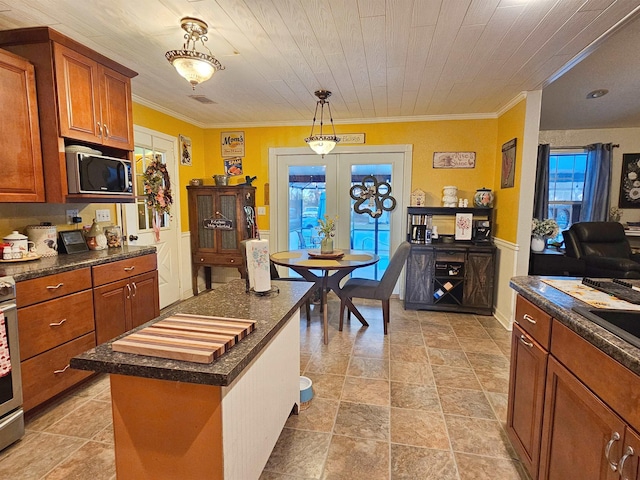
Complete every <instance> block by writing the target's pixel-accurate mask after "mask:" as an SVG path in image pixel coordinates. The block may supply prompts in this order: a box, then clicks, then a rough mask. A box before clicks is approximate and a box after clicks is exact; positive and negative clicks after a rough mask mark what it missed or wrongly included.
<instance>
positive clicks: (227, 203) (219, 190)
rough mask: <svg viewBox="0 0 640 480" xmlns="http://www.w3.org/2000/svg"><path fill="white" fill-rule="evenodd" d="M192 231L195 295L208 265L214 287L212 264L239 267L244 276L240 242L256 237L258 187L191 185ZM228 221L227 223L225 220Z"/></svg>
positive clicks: (208, 276) (208, 283)
mask: <svg viewBox="0 0 640 480" xmlns="http://www.w3.org/2000/svg"><path fill="white" fill-rule="evenodd" d="M187 191H188V197H189V231H190V234H191V264H192V272H191V275H192V277H191V279H192V288H193V294H194V295H198V271H199V270H200V267H202V266H204V267H205V282H206V287H207V288H208V289H209V288H211V267H233V268H237V269H238V271H239V272H240V274H241V275H242V276H244V275H245V274H246V272H245V271H244V267H243V255H242V253H241V251H240V242H241V241H242V240H247V239H249V238H253V237H254V235H255V232H256V231H257V229H256V215H255V204H256V203H255V194H256V189H255V187H249V186H235V187H215V186H208V185H207V186H197V187H196V186H188V187H187ZM225 222H226V223H225Z"/></svg>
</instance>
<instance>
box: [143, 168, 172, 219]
mask: <svg viewBox="0 0 640 480" xmlns="http://www.w3.org/2000/svg"><path fill="white" fill-rule="evenodd" d="M143 178H144V193H145V195H146V196H147V205H149V206H150V207H151V208H152V209H153V210H155V211H156V212H157V213H159V214H164V213H167V214H169V213H170V211H171V204H172V203H173V198H172V196H171V180H169V172H167V167H166V165H165V164H164V163H162V162H160V161H158V160H154V161H152V162H151V163H150V164H149V166H148V167H147V169H146V170H145V171H144V175H143Z"/></svg>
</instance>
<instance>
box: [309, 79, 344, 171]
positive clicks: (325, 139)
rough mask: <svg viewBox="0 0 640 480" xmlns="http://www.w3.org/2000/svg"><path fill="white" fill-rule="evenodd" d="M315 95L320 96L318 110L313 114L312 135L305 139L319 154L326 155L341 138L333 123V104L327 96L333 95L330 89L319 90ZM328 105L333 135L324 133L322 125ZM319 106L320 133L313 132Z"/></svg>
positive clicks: (317, 104)
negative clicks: (325, 108) (325, 107)
mask: <svg viewBox="0 0 640 480" xmlns="http://www.w3.org/2000/svg"><path fill="white" fill-rule="evenodd" d="M314 95H315V96H316V97H318V99H319V100H318V101H317V102H316V111H315V113H314V114H313V124H312V125H311V135H310V136H309V137H308V138H305V139H304V141H305V142H307V143H308V144H309V147H311V150H313V151H314V152H316V153H317V154H318V155H322V157H323V158H324V156H325V155H326V154H327V153H329V152H330V151H331V150H333V148H334V147H335V146H336V143H338V142H339V141H340V139H339V138H338V137H337V136H336V127H335V126H334V125H333V116H332V115H331V106H330V105H329V101H328V100H327V98H329V97H330V96H331V92H330V91H329V90H317V91H316V92H315V93H314ZM325 105H326V106H327V109H328V110H329V120H330V122H331V128H333V135H323V133H322V127H323V125H324V106H325ZM318 107H320V133H319V134H318V135H314V134H313V130H314V128H315V126H316V118H317V117H318Z"/></svg>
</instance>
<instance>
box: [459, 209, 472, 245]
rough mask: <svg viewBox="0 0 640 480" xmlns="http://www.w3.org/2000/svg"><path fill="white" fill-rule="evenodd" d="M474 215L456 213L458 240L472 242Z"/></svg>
mask: <svg viewBox="0 0 640 480" xmlns="http://www.w3.org/2000/svg"><path fill="white" fill-rule="evenodd" d="M472 223H473V214H472V213H456V233H455V239H456V240H471V224H472Z"/></svg>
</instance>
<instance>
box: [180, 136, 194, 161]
mask: <svg viewBox="0 0 640 480" xmlns="http://www.w3.org/2000/svg"><path fill="white" fill-rule="evenodd" d="M178 141H179V142H180V164H181V165H186V166H189V167H190V166H191V139H190V138H189V137H185V136H184V135H179V136H178Z"/></svg>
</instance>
